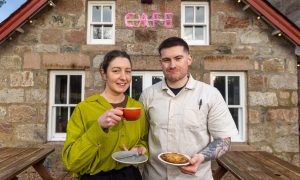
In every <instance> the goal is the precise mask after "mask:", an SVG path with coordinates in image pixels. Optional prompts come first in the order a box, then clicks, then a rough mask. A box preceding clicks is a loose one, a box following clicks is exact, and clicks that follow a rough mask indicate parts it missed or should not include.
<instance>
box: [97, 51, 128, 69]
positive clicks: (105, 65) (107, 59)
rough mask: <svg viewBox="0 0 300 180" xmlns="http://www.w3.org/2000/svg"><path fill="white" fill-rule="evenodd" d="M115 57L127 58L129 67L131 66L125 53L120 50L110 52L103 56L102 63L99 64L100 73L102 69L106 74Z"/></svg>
mask: <svg viewBox="0 0 300 180" xmlns="http://www.w3.org/2000/svg"><path fill="white" fill-rule="evenodd" d="M117 57H124V58H127V59H128V60H129V62H130V65H132V63H131V59H130V56H129V55H128V54H127V52H125V51H121V50H112V51H110V52H108V53H107V54H106V55H105V56H104V59H103V62H102V63H101V64H100V71H101V69H103V71H104V73H106V72H107V68H108V66H109V64H110V63H111V62H112V60H114V59H115V58H117Z"/></svg>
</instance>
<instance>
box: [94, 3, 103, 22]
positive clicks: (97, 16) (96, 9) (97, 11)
mask: <svg viewBox="0 0 300 180" xmlns="http://www.w3.org/2000/svg"><path fill="white" fill-rule="evenodd" d="M92 12H93V13H92V19H93V20H92V21H93V22H101V6H93V11H92Z"/></svg>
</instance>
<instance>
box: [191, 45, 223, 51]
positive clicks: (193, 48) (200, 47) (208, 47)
mask: <svg viewBox="0 0 300 180" xmlns="http://www.w3.org/2000/svg"><path fill="white" fill-rule="evenodd" d="M217 48H218V46H216V45H190V50H191V51H214V50H216V49H217Z"/></svg>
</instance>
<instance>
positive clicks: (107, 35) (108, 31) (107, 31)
mask: <svg viewBox="0 0 300 180" xmlns="http://www.w3.org/2000/svg"><path fill="white" fill-rule="evenodd" d="M112 33H113V29H112V25H106V26H104V27H103V39H112Z"/></svg>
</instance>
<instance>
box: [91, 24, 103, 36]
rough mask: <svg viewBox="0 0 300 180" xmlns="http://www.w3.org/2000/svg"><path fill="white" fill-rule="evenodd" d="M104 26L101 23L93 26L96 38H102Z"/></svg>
mask: <svg viewBox="0 0 300 180" xmlns="http://www.w3.org/2000/svg"><path fill="white" fill-rule="evenodd" d="M101 30H102V26H101V25H98V26H97V25H95V26H93V38H94V39H102V31H101Z"/></svg>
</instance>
